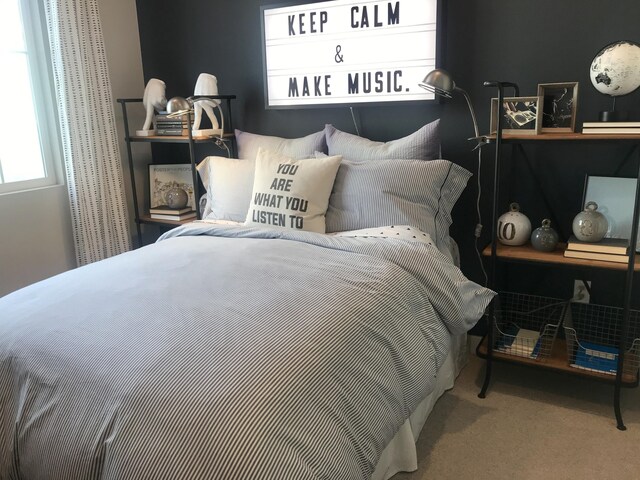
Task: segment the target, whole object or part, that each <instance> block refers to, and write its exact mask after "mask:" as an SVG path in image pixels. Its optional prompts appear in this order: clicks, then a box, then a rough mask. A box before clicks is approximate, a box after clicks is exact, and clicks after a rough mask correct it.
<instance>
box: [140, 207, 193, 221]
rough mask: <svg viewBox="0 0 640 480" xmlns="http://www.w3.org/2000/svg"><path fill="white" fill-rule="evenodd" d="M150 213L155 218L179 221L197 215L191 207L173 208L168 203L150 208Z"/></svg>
mask: <svg viewBox="0 0 640 480" xmlns="http://www.w3.org/2000/svg"><path fill="white" fill-rule="evenodd" d="M149 215H150V216H151V218H152V219H154V220H173V221H176V222H179V221H181V220H188V219H190V218H194V217H195V216H196V212H195V211H193V210H192V209H191V207H185V208H171V207H169V206H168V205H160V206H158V207H152V208H150V209H149Z"/></svg>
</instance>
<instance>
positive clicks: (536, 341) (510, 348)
mask: <svg viewBox="0 0 640 480" xmlns="http://www.w3.org/2000/svg"><path fill="white" fill-rule="evenodd" d="M496 301H497V303H496V306H495V309H494V321H493V322H492V323H493V329H494V330H493V332H494V336H493V338H494V339H495V341H494V344H493V349H494V350H495V351H497V352H501V353H504V354H507V355H514V356H517V357H524V358H529V359H532V360H536V361H544V360H546V359H547V358H548V357H549V355H551V350H552V348H553V343H554V341H555V339H556V336H557V334H558V329H559V327H560V324H561V323H562V319H563V317H564V312H565V309H566V308H567V301H566V300H560V299H557V298H550V297H540V296H536V295H527V294H522V293H512V292H500V294H499V295H498V298H497V300H496Z"/></svg>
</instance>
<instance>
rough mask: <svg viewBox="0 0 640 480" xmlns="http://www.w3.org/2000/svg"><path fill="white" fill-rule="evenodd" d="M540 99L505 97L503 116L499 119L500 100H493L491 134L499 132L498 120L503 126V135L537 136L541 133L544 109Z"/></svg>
mask: <svg viewBox="0 0 640 480" xmlns="http://www.w3.org/2000/svg"><path fill="white" fill-rule="evenodd" d="M541 104H542V101H541V99H540V97H505V98H503V103H502V107H503V109H504V112H503V115H502V116H501V118H500V119H498V115H499V110H500V109H499V108H498V99H497V98H492V99H491V124H490V130H491V133H496V132H497V130H498V120H500V122H501V125H502V133H507V134H518V135H536V134H537V133H538V132H539V131H540V123H541V122H540V118H541V115H542V109H541V108H540V106H541Z"/></svg>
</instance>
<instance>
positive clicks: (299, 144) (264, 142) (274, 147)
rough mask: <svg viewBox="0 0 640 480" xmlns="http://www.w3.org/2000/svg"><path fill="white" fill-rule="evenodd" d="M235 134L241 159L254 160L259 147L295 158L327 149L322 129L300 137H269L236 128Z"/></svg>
mask: <svg viewBox="0 0 640 480" xmlns="http://www.w3.org/2000/svg"><path fill="white" fill-rule="evenodd" d="M235 134H236V144H237V146H238V158H242V159H246V158H248V159H250V160H255V159H256V156H257V155H258V149H259V148H260V147H262V148H265V149H267V150H271V151H272V152H275V153H281V154H282V155H286V156H287V157H291V158H295V159H300V158H310V157H313V154H314V152H316V151H320V152H325V151H326V150H327V149H326V145H327V144H326V142H325V137H324V131H321V132H316V133H312V134H311V135H307V136H306V137H301V138H282V137H271V136H268V135H258V134H256V133H247V132H243V131H241V130H237V129H236V131H235Z"/></svg>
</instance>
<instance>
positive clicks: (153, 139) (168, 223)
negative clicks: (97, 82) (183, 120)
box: [118, 95, 236, 247]
mask: <svg viewBox="0 0 640 480" xmlns="http://www.w3.org/2000/svg"><path fill="white" fill-rule="evenodd" d="M200 97H201V96H200ZM200 97H199V96H196V97H193V98H195V99H197V98H200ZM206 98H210V99H215V100H223V101H224V103H225V106H226V109H225V110H226V120H225V122H224V130H225V131H224V132H223V134H222V135H215V136H207V137H194V136H192V134H191V129H190V128H189V129H187V132H188V134H187V135H184V136H174V135H171V136H169V135H166V136H165V135H152V136H147V137H138V136H135V135H131V133H130V130H129V120H128V111H127V105H129V104H132V103H142V98H119V99H118V103H119V104H120V105H121V106H122V116H123V119H124V133H125V141H126V143H127V157H128V163H129V175H130V179H131V192H132V195H133V210H134V215H135V222H136V230H137V232H136V233H137V235H138V246H139V247H141V246H142V227H141V225H142V224H145V223H146V224H154V225H160V226H165V227H175V226H178V225H182V224H183V223H188V222H191V221H192V220H193V219H189V220H184V221H172V220H157V219H154V218H151V216H150V215H147V214H143V213H141V209H140V205H139V199H138V194H137V189H136V181H135V171H134V170H135V169H134V166H133V152H132V148H131V144H132V143H172V144H186V145H188V146H189V160H190V162H191V174H192V177H193V186H194V196H195V198H196V203H197V199H199V198H200V189H199V182H198V172H197V170H196V166H197V164H198V162H197V161H196V156H195V145H196V144H200V143H208V144H213V145H217V146H218V147H221V148H222V147H223V144H225V145H227V148H228V149H229V151H230V152H231V153H232V154H234V153H235V135H234V133H233V121H232V117H231V100H234V99H235V98H236V96H235V95H207V96H206ZM187 123H188V124H189V125H191V123H192V119H191V113H190V112H189V113H187ZM196 218H198V219H200V211H199V209H198V208H197V205H196Z"/></svg>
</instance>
